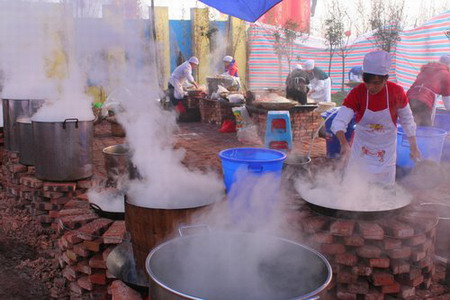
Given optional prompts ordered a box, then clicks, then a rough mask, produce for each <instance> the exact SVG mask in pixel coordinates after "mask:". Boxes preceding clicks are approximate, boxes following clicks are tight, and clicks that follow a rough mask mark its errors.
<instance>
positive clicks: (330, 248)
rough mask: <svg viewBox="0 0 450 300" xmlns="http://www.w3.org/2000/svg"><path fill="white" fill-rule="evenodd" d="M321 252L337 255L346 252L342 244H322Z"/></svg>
mask: <svg viewBox="0 0 450 300" xmlns="http://www.w3.org/2000/svg"><path fill="white" fill-rule="evenodd" d="M320 249H321V252H322V253H324V254H329V255H335V254H342V253H345V251H346V250H345V246H344V245H342V244H322V245H320Z"/></svg>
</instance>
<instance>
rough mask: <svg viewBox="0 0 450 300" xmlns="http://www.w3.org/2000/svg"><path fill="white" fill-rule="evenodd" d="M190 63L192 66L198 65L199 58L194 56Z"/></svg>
mask: <svg viewBox="0 0 450 300" xmlns="http://www.w3.org/2000/svg"><path fill="white" fill-rule="evenodd" d="M188 62H190V63H191V64H196V65H198V58H197V57H195V56H192V57H191V58H189V60H188Z"/></svg>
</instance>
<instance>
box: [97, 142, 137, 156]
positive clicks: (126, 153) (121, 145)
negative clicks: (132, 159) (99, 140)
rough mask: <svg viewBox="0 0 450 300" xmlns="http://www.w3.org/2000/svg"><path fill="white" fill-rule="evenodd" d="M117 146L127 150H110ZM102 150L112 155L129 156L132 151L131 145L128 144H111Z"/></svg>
mask: <svg viewBox="0 0 450 300" xmlns="http://www.w3.org/2000/svg"><path fill="white" fill-rule="evenodd" d="M116 147H122V148H123V149H124V150H126V152H123V153H117V152H110V151H108V150H109V149H113V148H116ZM102 152H103V153H104V154H107V155H112V156H127V155H128V156H129V155H130V154H131V153H130V147H129V146H128V145H127V144H115V145H111V146H108V147H105V148H103V150H102Z"/></svg>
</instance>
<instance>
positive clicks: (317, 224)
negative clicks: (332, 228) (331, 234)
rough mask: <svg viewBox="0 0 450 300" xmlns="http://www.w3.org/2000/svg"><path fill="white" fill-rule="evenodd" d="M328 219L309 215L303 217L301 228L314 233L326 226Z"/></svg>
mask: <svg viewBox="0 0 450 300" xmlns="http://www.w3.org/2000/svg"><path fill="white" fill-rule="evenodd" d="M328 223H329V222H328V219H327V218H325V217H321V216H317V217H309V218H306V219H304V222H303V228H304V229H305V231H306V232H308V233H316V232H319V231H322V230H324V229H325V227H327V226H328Z"/></svg>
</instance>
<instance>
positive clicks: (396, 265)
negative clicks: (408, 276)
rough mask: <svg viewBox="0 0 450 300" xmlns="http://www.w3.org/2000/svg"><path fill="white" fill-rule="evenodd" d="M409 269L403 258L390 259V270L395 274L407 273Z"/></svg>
mask: <svg viewBox="0 0 450 300" xmlns="http://www.w3.org/2000/svg"><path fill="white" fill-rule="evenodd" d="M410 269H411V265H410V264H409V263H408V262H406V261H404V260H392V261H391V270H392V273H393V274H395V275H397V274H403V273H408V272H409V271H410Z"/></svg>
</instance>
